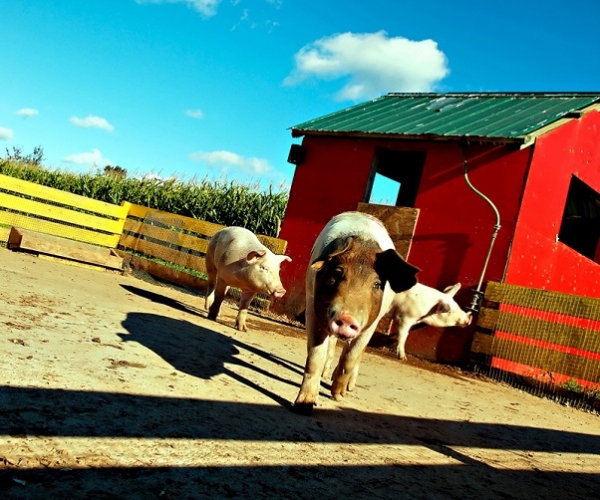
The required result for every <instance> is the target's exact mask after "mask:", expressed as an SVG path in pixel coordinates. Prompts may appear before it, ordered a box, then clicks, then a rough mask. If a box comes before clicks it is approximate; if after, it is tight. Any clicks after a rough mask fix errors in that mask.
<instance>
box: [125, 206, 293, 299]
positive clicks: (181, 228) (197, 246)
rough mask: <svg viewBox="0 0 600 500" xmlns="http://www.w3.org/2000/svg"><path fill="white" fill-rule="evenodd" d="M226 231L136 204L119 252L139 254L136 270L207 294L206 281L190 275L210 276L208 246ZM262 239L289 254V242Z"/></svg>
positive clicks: (133, 260) (133, 263)
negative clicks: (220, 231)
mask: <svg viewBox="0 0 600 500" xmlns="http://www.w3.org/2000/svg"><path fill="white" fill-rule="evenodd" d="M224 227H225V226H221V225H219V224H213V223H211V222H206V221H203V220H198V219H194V218H191V217H184V216H181V215H175V214H172V213H169V212H163V211H161V210H154V209H151V208H148V207H143V206H140V205H133V204H132V205H131V207H130V209H129V216H128V218H127V221H126V222H125V228H124V231H123V235H122V237H121V239H120V241H119V246H118V248H119V249H120V250H125V251H127V252H134V253H135V255H133V256H130V255H127V259H128V260H129V262H130V265H131V266H132V267H134V268H136V269H140V270H143V271H145V272H147V273H148V274H150V275H152V276H155V277H157V278H160V279H163V280H165V281H168V282H171V283H175V284H178V285H180V286H185V287H187V288H192V289H197V290H201V291H204V290H205V288H206V281H205V280H204V279H203V278H198V277H196V276H194V275H192V274H190V272H189V271H199V272H201V273H205V272H206V263H205V254H206V249H207V246H208V242H209V240H210V238H211V237H212V236H213V235H214V234H215V233H216V232H217V231H219V230H220V229H223V228H224ZM258 239H259V240H260V242H261V243H262V244H263V245H265V246H266V247H267V248H269V249H270V250H271V251H272V252H274V253H277V254H283V253H285V250H286V247H287V241H285V240H281V239H278V238H271V237H269V236H263V235H258ZM122 255H123V254H122ZM156 259H160V261H164V263H163V262H157V261H156ZM167 263H170V264H175V265H177V266H180V267H181V269H174V268H173V266H170V265H168V264H167ZM234 295H235V294H234Z"/></svg>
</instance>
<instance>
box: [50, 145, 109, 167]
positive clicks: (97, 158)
mask: <svg viewBox="0 0 600 500" xmlns="http://www.w3.org/2000/svg"><path fill="white" fill-rule="evenodd" d="M62 161H64V162H67V163H75V164H76V165H85V166H87V167H90V168H96V167H98V168H103V167H105V166H106V165H114V162H113V161H112V160H109V159H108V158H104V157H103V156H102V153H101V152H100V150H99V149H92V151H91V152H90V153H75V154H72V155H69V156H65V157H64V158H63V160H62Z"/></svg>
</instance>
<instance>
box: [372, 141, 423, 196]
mask: <svg viewBox="0 0 600 500" xmlns="http://www.w3.org/2000/svg"><path fill="white" fill-rule="evenodd" d="M424 165H425V152H423V151H396V150H391V149H379V150H377V151H376V152H375V157H374V160H373V166H372V169H371V178H370V179H369V184H368V186H367V189H366V192H365V200H364V201H366V202H368V203H379V204H382V205H393V206H396V207H414V206H415V200H416V199H417V193H418V191H419V183H420V182H421V174H422V173H423V166H424Z"/></svg>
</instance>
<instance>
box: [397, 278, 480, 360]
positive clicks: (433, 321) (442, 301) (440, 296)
mask: <svg viewBox="0 0 600 500" xmlns="http://www.w3.org/2000/svg"><path fill="white" fill-rule="evenodd" d="M460 286H461V285H460V283H456V285H452V286H449V287H447V288H445V289H444V291H443V292H440V291H439V290H436V289H435V288H431V287H429V286H426V285H423V284H421V283H417V284H416V285H415V286H413V287H412V288H410V289H408V290H406V291H405V292H401V293H398V294H396V295H395V296H394V300H393V302H392V308H391V309H390V311H389V313H388V314H387V315H386V316H388V317H390V318H393V320H394V325H393V326H392V328H397V329H398V334H397V339H398V340H397V342H398V343H397V346H396V353H397V354H398V357H399V358H400V359H406V352H405V351H404V345H405V344H406V339H407V338H408V334H409V332H410V329H411V328H412V327H413V326H414V325H416V324H418V323H425V324H426V325H430V326H437V327H448V326H459V327H461V328H464V327H465V326H468V325H470V324H471V320H472V316H471V312H465V311H463V310H462V309H461V308H460V306H459V305H458V304H457V303H456V301H455V300H454V295H456V292H458V291H459V290H460ZM392 335H395V333H394V332H392Z"/></svg>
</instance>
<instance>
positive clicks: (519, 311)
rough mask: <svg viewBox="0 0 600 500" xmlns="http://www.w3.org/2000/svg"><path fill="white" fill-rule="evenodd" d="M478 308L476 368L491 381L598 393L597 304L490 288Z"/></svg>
mask: <svg viewBox="0 0 600 500" xmlns="http://www.w3.org/2000/svg"><path fill="white" fill-rule="evenodd" d="M483 305H484V307H482V309H481V312H480V314H479V318H478V322H477V331H476V333H475V336H474V339H473V343H472V346H471V352H472V360H473V362H474V364H475V365H478V366H482V367H487V368H488V369H491V370H490V373H492V374H496V376H495V378H502V374H503V373H511V374H516V375H518V376H520V377H525V378H526V379H530V380H531V381H534V382H539V383H541V384H544V385H548V386H558V387H571V388H573V389H575V390H581V391H586V390H589V391H594V392H598V391H600V299H593V298H588V297H582V296H578V295H570V294H564V293H557V292H550V291H544V290H537V289H533V288H526V287H521V286H515V285H508V284H504V283H496V282H489V283H488V284H487V287H486V290H485V297H484V303H483ZM599 394H600V392H599Z"/></svg>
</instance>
